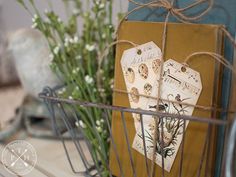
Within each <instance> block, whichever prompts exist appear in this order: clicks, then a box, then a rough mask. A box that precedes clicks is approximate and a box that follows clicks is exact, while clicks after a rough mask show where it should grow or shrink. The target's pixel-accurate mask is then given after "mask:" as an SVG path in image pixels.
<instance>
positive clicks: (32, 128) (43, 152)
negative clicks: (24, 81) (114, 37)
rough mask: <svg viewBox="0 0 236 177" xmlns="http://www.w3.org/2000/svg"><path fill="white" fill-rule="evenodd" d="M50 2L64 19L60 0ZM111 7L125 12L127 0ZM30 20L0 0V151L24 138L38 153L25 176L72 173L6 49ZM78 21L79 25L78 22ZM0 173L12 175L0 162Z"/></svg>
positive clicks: (42, 2) (41, 3)
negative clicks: (36, 159)
mask: <svg viewBox="0 0 236 177" xmlns="http://www.w3.org/2000/svg"><path fill="white" fill-rule="evenodd" d="M35 3H36V5H37V7H38V9H39V11H41V12H44V11H46V9H49V4H48V2H47V1H46V0H36V1H35ZM50 6H51V7H53V10H54V12H56V13H57V14H59V16H60V18H61V19H62V20H63V21H65V20H66V17H67V14H66V12H65V8H64V4H63V1H59V0H51V5H50ZM113 7H114V9H113V10H114V13H113V14H117V13H118V12H125V11H127V7H128V1H126V0H115V1H114V6H113ZM117 20H118V19H117V16H114V17H113V21H114V22H115V23H116V22H117ZM32 24H33V23H32V16H31V15H30V14H29V13H27V12H26V10H25V9H24V8H23V7H22V6H20V5H19V4H18V3H17V2H16V0H0V141H1V144H0V153H1V152H2V150H3V148H4V146H5V145H6V144H7V143H9V142H11V141H12V140H15V139H25V140H27V141H28V142H30V143H31V144H32V145H33V146H34V147H35V148H36V151H37V155H38V163H37V165H36V168H35V169H34V170H33V172H31V173H30V174H29V175H26V176H34V177H36V176H40V177H41V176H67V177H68V176H74V174H73V172H72V171H71V169H70V167H69V164H68V162H67V159H66V156H65V152H64V150H63V147H62V145H61V142H59V141H57V140H55V139H54V135H55V134H54V133H53V132H52V131H51V125H50V120H48V121H42V120H45V118H49V114H48V111H47V108H46V107H45V105H43V104H42V103H41V101H40V100H37V98H33V97H32V96H28V94H27V93H26V91H25V90H24V89H23V88H22V86H21V82H20V79H19V76H18V73H17V71H16V65H15V64H16V63H18V62H19V61H18V62H14V61H15V59H14V56H13V54H12V52H11V51H10V50H9V43H10V40H11V38H12V36H14V35H15V34H17V32H18V31H19V30H21V29H25V28H31V26H32ZM78 24H79V26H80V25H82V24H81V22H78ZM81 29H82V28H81ZM17 60H21V58H18V59H17ZM18 64H19V63H18ZM36 81H37V79H36ZM35 122H36V123H37V124H35ZM68 148H69V149H73V148H74V147H73V144H72V143H70V142H69V143H68ZM49 151H50V153H48V152H49ZM75 158H76V155H75ZM55 161H56V162H57V163H56V164H55V163H54V162H55ZM78 165H80V164H78ZM0 176H6V177H11V176H14V175H12V174H10V173H8V172H7V171H6V170H5V169H4V168H3V166H2V165H1V164H0Z"/></svg>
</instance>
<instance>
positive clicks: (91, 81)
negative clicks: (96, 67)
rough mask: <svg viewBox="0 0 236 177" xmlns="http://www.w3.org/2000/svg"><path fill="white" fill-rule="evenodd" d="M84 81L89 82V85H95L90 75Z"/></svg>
mask: <svg viewBox="0 0 236 177" xmlns="http://www.w3.org/2000/svg"><path fill="white" fill-rule="evenodd" d="M84 79H85V82H87V84H92V83H93V78H92V77H90V76H89V75H86V76H85V78H84Z"/></svg>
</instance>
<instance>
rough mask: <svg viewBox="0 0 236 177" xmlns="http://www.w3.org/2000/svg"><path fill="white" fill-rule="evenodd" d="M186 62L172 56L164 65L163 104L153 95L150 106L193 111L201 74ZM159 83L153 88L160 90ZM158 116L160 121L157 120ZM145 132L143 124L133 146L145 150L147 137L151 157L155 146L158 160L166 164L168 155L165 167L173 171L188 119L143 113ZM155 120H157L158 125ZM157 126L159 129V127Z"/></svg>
mask: <svg viewBox="0 0 236 177" xmlns="http://www.w3.org/2000/svg"><path fill="white" fill-rule="evenodd" d="M182 66H183V65H182V64H180V63H178V62H176V61H174V60H172V59H170V60H167V61H166V62H165V63H164V65H163V74H162V78H163V80H162V86H161V88H160V89H161V90H160V92H161V95H160V98H161V99H160V101H159V105H157V100H155V99H149V100H148V103H147V107H146V110H150V111H156V110H158V111H160V112H163V113H168V114H172V115H189V116H190V115H192V113H193V110H194V107H193V106H190V105H196V104H197V101H198V98H199V96H200V94H201V91H202V83H201V78H200V74H199V73H198V72H196V71H194V70H192V69H191V68H186V71H184V72H183V71H182V70H181V68H182ZM158 89H159V86H158V83H157V82H155V84H154V86H153V92H155V93H157V92H158ZM155 119H156V121H155ZM143 122H144V135H143V134H142V129H141V127H139V129H138V130H137V133H136V136H135V138H134V141H133V148H134V149H136V150H137V151H138V152H140V153H142V154H144V150H143V149H144V147H143V139H144V140H145V142H146V143H145V144H146V151H147V157H148V158H149V159H151V160H152V157H153V150H154V148H155V151H156V159H155V162H156V164H158V165H159V166H162V156H161V154H163V157H164V167H165V170H166V171H168V172H170V170H171V167H172V165H173V162H174V160H175V158H176V155H177V152H178V149H179V146H180V144H181V141H182V136H183V132H184V131H185V130H184V123H185V125H186V126H185V127H186V128H187V126H188V123H189V122H188V121H186V122H184V120H183V119H179V118H175V117H171V116H169V117H168V116H166V117H162V120H161V119H160V118H159V117H157V116H150V115H143ZM155 123H157V124H156V125H155ZM155 128H156V131H155ZM155 132H156V133H157V136H156V137H157V143H156V144H154V142H155V141H154V137H155V136H154V134H155Z"/></svg>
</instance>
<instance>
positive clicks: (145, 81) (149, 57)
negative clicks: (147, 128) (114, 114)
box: [121, 42, 162, 129]
mask: <svg viewBox="0 0 236 177" xmlns="http://www.w3.org/2000/svg"><path fill="white" fill-rule="evenodd" d="M161 57H162V54H161V50H160V48H159V47H158V46H157V45H156V44H155V43H154V42H148V43H146V44H143V45H140V46H137V47H135V48H131V49H128V50H126V51H124V53H123V55H122V58H121V67H122V71H123V75H124V79H125V84H126V88H127V92H128V93H130V94H128V97H129V102H130V107H131V108H136V109H143V110H145V109H146V107H147V103H148V100H149V98H148V97H145V95H146V96H156V94H155V93H154V92H153V90H154V89H153V88H154V83H155V80H157V79H158V77H159V76H160V74H159V73H160V64H161ZM141 95H143V96H141ZM133 118H134V122H135V128H136V129H137V128H138V127H139V125H140V116H139V115H138V114H134V113H133Z"/></svg>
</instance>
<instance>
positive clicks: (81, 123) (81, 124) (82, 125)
mask: <svg viewBox="0 0 236 177" xmlns="http://www.w3.org/2000/svg"><path fill="white" fill-rule="evenodd" d="M79 125H80V126H81V127H82V128H86V125H85V124H84V122H83V121H82V120H80V121H79Z"/></svg>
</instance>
